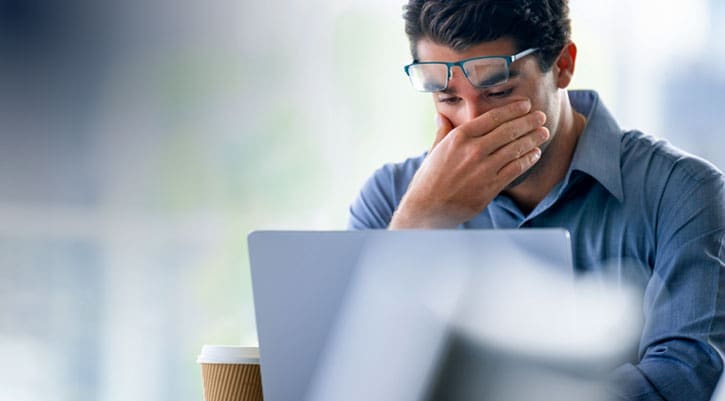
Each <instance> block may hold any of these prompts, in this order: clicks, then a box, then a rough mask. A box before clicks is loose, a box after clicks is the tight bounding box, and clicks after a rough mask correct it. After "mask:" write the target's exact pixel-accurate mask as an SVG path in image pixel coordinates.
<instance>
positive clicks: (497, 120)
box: [456, 99, 531, 137]
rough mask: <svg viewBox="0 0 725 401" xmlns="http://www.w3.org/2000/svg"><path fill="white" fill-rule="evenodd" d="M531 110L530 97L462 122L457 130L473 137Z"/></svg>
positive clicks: (486, 132) (484, 133)
mask: <svg viewBox="0 0 725 401" xmlns="http://www.w3.org/2000/svg"><path fill="white" fill-rule="evenodd" d="M529 111H531V101H529V100H528V99H525V100H520V101H517V102H513V103H509V104H507V105H504V106H501V107H497V108H495V109H491V110H489V111H487V112H485V113H483V114H481V115H480V116H478V117H476V118H474V119H473V120H471V121H469V122H467V123H465V124H461V125H460V126H458V128H456V130H459V131H462V132H463V133H465V134H466V135H467V136H471V137H478V136H483V135H486V134H488V133H489V132H491V131H493V130H494V129H495V128H496V127H498V126H499V125H501V124H503V123H505V122H507V121H511V120H513V119H515V118H518V117H521V116H523V115H525V114H527V113H528V112H529Z"/></svg>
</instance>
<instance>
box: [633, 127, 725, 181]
mask: <svg viewBox="0 0 725 401" xmlns="http://www.w3.org/2000/svg"><path fill="white" fill-rule="evenodd" d="M621 167H622V175H623V179H624V180H626V179H627V177H632V178H635V179H637V178H639V179H645V181H644V182H642V184H648V183H649V184H657V183H659V184H662V185H665V184H667V185H673V184H674V185H678V186H679V185H683V186H688V185H689V186H698V185H701V184H703V183H707V182H712V183H718V182H720V183H722V180H723V173H722V172H721V171H720V170H719V169H718V168H717V167H716V166H715V165H713V164H712V163H710V162H708V161H707V160H705V159H702V158H700V157H697V156H695V155H692V154H689V153H687V152H685V151H683V150H681V149H679V148H677V147H675V146H674V145H672V144H671V143H669V142H668V141H667V140H664V139H660V138H655V137H653V136H651V135H647V134H644V133H642V132H640V131H626V132H624V134H623V136H622V159H621Z"/></svg>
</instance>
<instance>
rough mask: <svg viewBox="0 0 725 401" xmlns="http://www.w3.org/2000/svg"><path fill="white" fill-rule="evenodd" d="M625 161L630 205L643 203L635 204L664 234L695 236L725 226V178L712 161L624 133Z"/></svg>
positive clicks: (662, 143) (658, 140)
mask: <svg viewBox="0 0 725 401" xmlns="http://www.w3.org/2000/svg"><path fill="white" fill-rule="evenodd" d="M621 163H622V181H623V185H624V187H625V191H626V192H627V194H626V195H625V202H626V198H627V196H629V199H630V200H637V199H640V200H641V202H630V205H631V206H632V207H638V208H643V209H640V210H641V211H640V213H641V214H642V213H643V214H650V213H652V214H653V215H652V216H653V221H655V222H657V224H656V227H658V229H659V230H661V231H662V232H668V233H670V234H673V233H678V232H681V233H683V234H686V235H688V236H689V238H694V237H696V236H697V235H699V234H696V233H702V232H707V231H718V230H722V229H723V227H725V176H723V173H722V172H721V171H720V170H719V169H718V168H717V167H716V166H714V165H713V164H712V163H710V162H708V161H706V160H704V159H702V158H700V157H697V156H694V155H692V154H689V153H687V152H685V151H683V150H681V149H678V148H677V147H675V146H673V145H672V144H670V143H669V142H667V141H665V140H662V139H658V138H654V137H652V136H648V135H645V134H643V133H641V132H638V131H630V132H626V133H624V136H623V138H622V161H621ZM685 227H688V228H687V229H685ZM688 232H689V234H687V233H688Z"/></svg>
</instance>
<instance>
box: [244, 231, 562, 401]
mask: <svg viewBox="0 0 725 401" xmlns="http://www.w3.org/2000/svg"><path fill="white" fill-rule="evenodd" d="M248 241H249V253H250V262H251V269H252V286H253V293H254V302H255V313H256V320H257V332H258V337H259V343H260V357H261V367H262V381H263V387H264V393H265V399H266V400H267V401H292V400H296V401H297V400H303V399H311V400H312V399H319V400H323V399H330V397H331V394H334V391H333V390H334V389H332V388H331V387H329V386H328V387H325V386H323V387H325V388H324V391H323V390H321V387H320V383H325V379H326V378H327V377H330V369H339V367H340V366H342V365H344V363H342V365H341V359H340V358H341V357H340V355H339V352H337V351H336V350H338V351H339V349H340V347H341V346H344V345H346V342H347V345H349V342H350V341H352V340H351V339H354V338H355V334H354V333H352V332H351V329H350V324H348V323H349V318H348V319H347V320H348V321H347V322H346V319H345V316H343V315H345V314H348V315H350V314H351V313H352V312H354V310H355V307H354V306H353V307H351V306H350V303H351V302H353V301H355V302H357V303H358V304H359V300H360V299H361V298H360V291H361V290H360V289H361V288H363V289H364V288H371V286H372V287H376V288H377V287H381V285H380V284H376V283H374V282H371V281H370V280H380V282H383V283H384V282H386V281H387V282H390V283H392V282H396V283H401V282H404V281H405V280H408V281H409V282H410V283H415V284H416V285H411V286H410V287H415V288H427V287H425V286H426V285H427V286H431V283H433V287H431V288H433V291H434V292H435V293H436V294H437V296H433V295H434V293H431V297H430V299H434V300H435V299H437V300H439V301H440V300H443V301H441V302H438V301H436V302H433V303H432V304H431V303H430V302H428V304H427V305H422V306H421V307H420V308H417V307H414V308H415V310H417V311H424V312H421V314H420V316H422V314H426V313H427V316H428V317H430V316H434V317H435V318H434V319H431V318H426V319H428V320H426V319H416V316H413V315H410V318H409V319H406V322H405V323H406V324H402V323H403V321H400V323H401V325H400V327H398V329H396V328H395V327H392V328H390V330H389V331H388V333H392V332H395V331H398V332H404V331H405V330H416V329H415V327H416V326H415V325H416V324H417V325H419V327H418V331H416V333H419V334H420V330H419V329H421V328H425V329H426V330H425V331H426V332H427V335H428V336H427V337H425V336H423V337H425V338H422V339H421V336H420V335H419V334H418V335H416V336H410V337H409V338H418V339H420V341H419V342H418V343H417V344H416V343H415V341H404V340H403V339H401V338H400V337H399V338H398V339H397V340H395V339H394V338H393V339H392V340H389V339H386V340H385V341H383V343H384V342H386V341H387V342H388V343H390V344H388V345H391V344H392V343H391V341H393V342H395V341H397V342H398V343H397V344H398V345H395V347H396V348H395V350H396V352H399V353H400V355H398V357H396V356H395V355H393V356H392V358H393V360H389V361H381V363H383V365H381V366H388V367H390V369H397V370H396V372H397V374H393V375H387V376H395V377H394V379H395V382H396V384H395V386H397V387H398V391H400V392H401V394H403V393H404V394H406V395H407V396H406V397H403V398H397V399H410V400H419V399H424V398H425V397H428V398H430V397H429V396H430V394H431V391H432V390H431V389H430V388H425V387H426V386H428V387H430V383H432V381H431V380H432V379H431V378H432V377H433V376H434V375H436V374H437V373H436V371H435V369H436V366H439V365H440V363H441V361H445V355H441V349H444V348H445V347H446V346H447V345H446V344H449V341H448V340H449V338H450V336H449V334H450V333H449V328H450V324H449V322H445V321H444V320H441V319H440V318H441V316H443V317H445V316H444V315H445V314H446V313H448V312H449V311H450V305H448V306H446V303H447V302H448V303H450V302H449V301H446V300H448V299H451V298H452V297H455V294H453V295H451V294H446V293H445V291H454V292H455V291H457V290H456V288H458V290H460V284H461V283H464V284H465V282H466V281H467V279H466V277H469V275H470V273H471V271H481V272H485V271H496V270H501V269H507V268H510V267H512V266H517V265H522V264H531V261H532V260H535V261H536V262H535V264H536V266H537V268H539V269H542V270H551V271H556V272H558V274H565V275H568V276H569V277H573V274H572V269H573V268H572V260H571V249H570V243H569V235H568V233H567V232H566V231H565V230H561V229H529V230H450V231H448V230H435V231H427V230H422V231H382V230H379V231H258V232H253V233H251V234H250V235H249V238H248ZM371 265H375V266H381V265H385V268H384V269H382V270H381V269H378V271H383V272H395V271H396V270H397V273H396V274H397V275H396V274H394V275H392V276H389V277H386V276H385V274H383V275H382V276H381V275H378V276H370V275H369V274H368V275H364V274H362V275H361V272H360V270H361V269H362V270H366V271H371V270H374V269H370V268H369V267H365V266H371ZM396 266H397V267H396ZM471 269H473V270H471ZM449 273H450V274H449ZM406 275H407V276H406ZM366 280H367V281H366ZM361 282H362V283H363V284H362V285H361V284H360V283H361ZM437 284H439V285H437ZM382 286H385V285H384V284H383V285H382ZM456 286H458V287H456ZM436 291H437V292H436ZM388 295H390V294H388ZM408 295H410V294H408ZM400 296H401V297H404V296H406V293H405V291H402V292H401V293H400ZM351 297H352V298H354V300H353V301H351ZM393 299H395V298H393ZM400 300H401V299H400V298H398V301H400ZM416 302H418V300H415V299H414V300H411V299H410V297H409V299H408V300H407V301H405V302H396V304H397V305H402V304H406V305H408V306H410V305H413V304H414V303H416ZM426 302H427V301H426ZM353 303H354V302H353ZM441 305H442V306H441ZM380 306H381V305H378V307H380ZM343 309H344V310H345V312H344V313H342V314H341V311H342V310H343ZM358 309H359V306H358ZM358 312H359V311H358ZM429 312H430V313H429ZM356 313H357V312H356ZM415 313H417V312H414V313H413V314H415ZM420 316H417V317H418V318H419V317H420ZM368 317H369V316H368ZM362 320H364V319H361V320H360V321H362ZM370 321H372V322H375V320H374V319H373V320H370ZM413 321H416V322H417V323H416V322H413ZM411 322H413V323H412V326H411V325H408V324H407V323H411ZM379 323H380V324H391V321H390V319H389V318H388V319H387V320H380V321H379ZM394 323H395V322H393V324H394ZM411 327H413V328H412V329H411ZM353 331H354V330H353ZM409 334H410V333H409ZM402 335H405V334H402ZM393 337H394V336H393ZM341 338H342V339H343V340H340V339H341ZM391 338H392V337H391ZM341 344H342V345H341ZM400 344H408V345H410V350H407V351H406V350H404V349H402V348H405V347H401V346H400ZM426 347H427V349H426V350H424V351H420V350H421V349H423V348H426ZM415 349H417V350H419V352H418V353H417V354H416V358H417V360H412V359H411V358H406V357H404V355H406V354H405V352H412V350H415ZM408 356H410V355H408ZM358 357H359V356H358ZM441 358H444V359H443V360H442V359H441ZM348 360H352V358H348ZM396 361H397V362H396ZM343 362H344V361H343ZM395 363H402V364H404V365H405V366H403V365H401V366H394V365H395ZM380 371H384V369H380ZM401 371H404V372H405V374H403V373H402V372H401ZM387 376H385V375H383V376H379V377H378V378H377V380H380V379H381V378H383V379H384V378H385V377H387ZM433 381H435V380H433ZM438 381H439V382H440V380H438ZM343 382H344V380H342V381H341V380H337V383H338V384H340V383H343ZM379 387H380V388H384V387H385V386H379ZM391 388H392V387H391ZM350 390H352V389H350ZM341 391H343V390H341ZM386 391H388V390H386ZM435 391H439V390H435ZM435 391H434V392H435ZM337 396H339V394H338V395H337ZM377 396H381V395H380V394H377ZM399 396H400V394H397V395H396V396H391V397H390V398H389V399H396V397H399ZM347 398H348V399H350V397H347Z"/></svg>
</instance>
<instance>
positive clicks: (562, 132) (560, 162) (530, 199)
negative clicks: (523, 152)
mask: <svg viewBox="0 0 725 401" xmlns="http://www.w3.org/2000/svg"><path fill="white" fill-rule="evenodd" d="M560 116H561V117H560V119H559V123H558V125H557V126H556V127H555V128H554V127H552V128H553V129H556V133H555V135H552V136H553V138H552V139H551V142H550V143H549V145H548V147H547V148H546V149H545V150H544V152H543V153H542V155H541V159H540V160H539V162H538V163H536V165H535V166H534V167H532V168H531V170H529V172H528V175H527V176H526V178H525V179H524V180H523V181H522V182H521V183H520V184H518V185H516V186H514V187H512V188H510V189H507V190H506V191H504V193H505V194H507V195H508V196H510V197H511V198H512V199H513V200H514V202H516V204H517V205H518V206H519V208H520V209H521V210H522V211H523V212H524V213H526V214H528V213H530V212H531V211H532V210H534V208H535V207H536V205H538V204H539V202H541V201H542V200H543V199H544V197H546V195H547V194H548V193H549V192H550V191H551V189H552V188H554V186H555V185H556V184H557V183H559V182H560V181H561V180H562V179H564V176H565V175H566V173H567V171H568V170H569V165H570V164H571V160H572V157H573V156H574V150H575V149H576V144H577V141H578V140H579V136H580V135H581V133H582V131H583V130H584V126H585V125H586V117H584V116H583V115H582V114H579V113H578V112H576V111H575V110H574V109H573V108H572V107H571V103H570V102H569V96H567V95H566V93H564V95H563V96H562V99H561V113H560Z"/></svg>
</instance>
